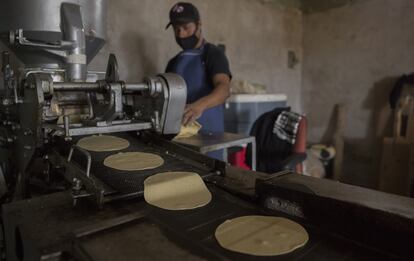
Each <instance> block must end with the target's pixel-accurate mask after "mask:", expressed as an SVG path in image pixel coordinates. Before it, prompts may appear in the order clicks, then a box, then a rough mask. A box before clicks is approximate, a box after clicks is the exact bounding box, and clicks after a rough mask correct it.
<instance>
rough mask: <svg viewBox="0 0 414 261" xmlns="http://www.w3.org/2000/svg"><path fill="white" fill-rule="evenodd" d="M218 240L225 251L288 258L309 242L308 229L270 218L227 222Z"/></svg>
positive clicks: (218, 230) (218, 233)
mask: <svg viewBox="0 0 414 261" xmlns="http://www.w3.org/2000/svg"><path fill="white" fill-rule="evenodd" d="M215 236H216V239H217V241H218V243H219V244H220V245H221V246H222V247H223V248H225V249H228V250H231V251H235V252H239V253H243V254H249V255H255V256H276V255H282V254H287V253H290V252H292V251H294V250H295V249H298V248H300V247H302V246H304V245H305V244H306V242H308V240H309V235H308V233H307V232H306V230H305V228H304V227H302V226H301V225H299V224H298V223H296V222H293V221H291V220H289V219H286V218H281V217H269V216H244V217H238V218H235V219H231V220H227V221H225V222H224V223H222V224H221V225H220V226H218V227H217V229H216V233H215Z"/></svg>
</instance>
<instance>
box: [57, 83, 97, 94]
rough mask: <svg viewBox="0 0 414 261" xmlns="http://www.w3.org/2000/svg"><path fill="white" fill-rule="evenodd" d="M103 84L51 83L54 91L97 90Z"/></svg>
mask: <svg viewBox="0 0 414 261" xmlns="http://www.w3.org/2000/svg"><path fill="white" fill-rule="evenodd" d="M101 89H103V86H102V85H101V84H99V83H89V82H55V83H53V91H54V92H65V91H66V92H75V91H85V92H89V91H99V90H101Z"/></svg>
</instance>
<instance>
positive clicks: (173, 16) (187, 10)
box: [165, 2, 200, 29]
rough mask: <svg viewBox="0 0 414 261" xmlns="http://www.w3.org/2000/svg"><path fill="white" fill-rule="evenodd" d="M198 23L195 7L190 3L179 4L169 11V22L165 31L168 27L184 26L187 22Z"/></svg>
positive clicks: (197, 13) (198, 16)
mask: <svg viewBox="0 0 414 261" xmlns="http://www.w3.org/2000/svg"><path fill="white" fill-rule="evenodd" d="M198 21H200V13H199V12H198V9H197V7H195V6H194V5H193V4H191V3H184V2H179V3H176V4H175V5H174V6H173V7H172V8H171V10H170V22H169V23H168V24H167V26H166V27H165V29H168V27H170V25H174V24H184V23H189V22H195V23H197V22H198Z"/></svg>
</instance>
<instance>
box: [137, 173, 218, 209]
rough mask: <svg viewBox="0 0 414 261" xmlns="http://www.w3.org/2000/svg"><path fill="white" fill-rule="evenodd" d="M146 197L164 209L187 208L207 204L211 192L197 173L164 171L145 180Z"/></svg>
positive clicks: (151, 202) (148, 200)
mask: <svg viewBox="0 0 414 261" xmlns="http://www.w3.org/2000/svg"><path fill="white" fill-rule="evenodd" d="M144 198H145V201H146V202H147V203H148V204H151V205H153V206H156V207H159V208H162V209H167V210H185V209H194V208H198V207H202V206H205V205H207V204H208V203H209V202H210V201H211V193H210V191H209V190H208V188H207V187H206V185H205V184H204V181H203V179H202V178H201V177H200V175H198V174H197V173H193V172H164V173H159V174H156V175H153V176H150V177H148V178H147V179H146V180H145V181H144Z"/></svg>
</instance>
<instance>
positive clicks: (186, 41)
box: [175, 31, 200, 50]
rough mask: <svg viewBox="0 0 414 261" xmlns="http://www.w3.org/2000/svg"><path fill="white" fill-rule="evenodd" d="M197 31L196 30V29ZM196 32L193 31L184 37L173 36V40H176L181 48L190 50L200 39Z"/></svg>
mask: <svg viewBox="0 0 414 261" xmlns="http://www.w3.org/2000/svg"><path fill="white" fill-rule="evenodd" d="M196 32H197V31H196ZM196 32H194V34H193V35H191V36H189V37H185V38H179V37H175V41H176V42H177V44H178V45H179V46H180V47H181V48H183V50H190V49H193V48H194V47H196V45H197V43H198V41H199V40H200V39H198V37H197V36H196Z"/></svg>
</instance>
